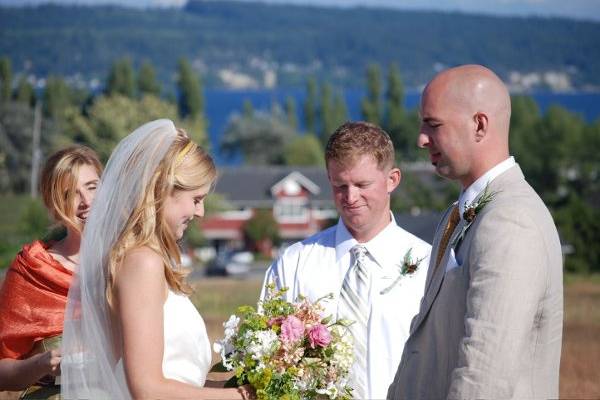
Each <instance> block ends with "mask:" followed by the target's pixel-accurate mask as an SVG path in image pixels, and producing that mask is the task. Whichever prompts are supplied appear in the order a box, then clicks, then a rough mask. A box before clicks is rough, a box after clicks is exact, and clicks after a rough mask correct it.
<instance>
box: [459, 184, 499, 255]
mask: <svg viewBox="0 0 600 400" xmlns="http://www.w3.org/2000/svg"><path fill="white" fill-rule="evenodd" d="M496 193H497V192H490V191H489V183H488V184H487V185H485V189H483V194H482V195H481V196H480V197H479V199H477V200H476V201H473V202H472V203H471V204H469V205H467V204H466V203H465V211H464V212H463V215H462V218H463V219H464V220H465V222H466V224H465V226H463V228H462V230H461V232H460V234H459V235H458V236H456V238H454V241H453V242H452V248H454V249H456V246H457V245H458V244H459V243H460V241H461V240H462V239H463V238H464V237H465V234H466V233H467V230H468V229H469V228H470V227H471V225H472V224H473V222H474V221H475V218H476V217H477V215H478V214H479V213H480V212H481V210H483V208H484V207H485V206H486V204H487V203H489V202H490V201H492V199H493V198H494V196H495V195H496Z"/></svg>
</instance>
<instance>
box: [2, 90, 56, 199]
mask: <svg viewBox="0 0 600 400" xmlns="http://www.w3.org/2000/svg"><path fill="white" fill-rule="evenodd" d="M33 114H34V110H33V109H32V108H31V107H30V106H29V104H23V103H19V102H15V101H9V102H7V103H5V104H3V105H2V106H0V191H2V192H3V193H10V192H12V193H24V192H28V191H29V189H30V188H29V185H30V179H31V157H32V151H31V146H32V135H33ZM55 137H56V127H55V125H54V124H53V123H52V121H50V120H48V119H43V120H42V134H41V137H40V147H41V150H42V155H44V156H47V155H48V154H49V153H50V152H51V151H52V150H54V148H53V144H54V140H55Z"/></svg>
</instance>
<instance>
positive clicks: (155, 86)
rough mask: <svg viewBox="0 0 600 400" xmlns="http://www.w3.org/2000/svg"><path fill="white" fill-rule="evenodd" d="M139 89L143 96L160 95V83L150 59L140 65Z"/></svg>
mask: <svg viewBox="0 0 600 400" xmlns="http://www.w3.org/2000/svg"><path fill="white" fill-rule="evenodd" d="M138 90H139V92H140V94H141V95H142V96H143V95H145V94H152V95H155V96H160V84H159V83H158V81H157V80H156V73H155V72H154V67H153V66H152V64H151V63H150V62H148V61H144V62H143V63H142V66H141V67H140V71H139V73H138Z"/></svg>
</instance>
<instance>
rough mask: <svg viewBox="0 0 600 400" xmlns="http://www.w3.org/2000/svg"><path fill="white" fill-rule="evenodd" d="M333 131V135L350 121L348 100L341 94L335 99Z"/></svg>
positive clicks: (337, 94)
mask: <svg viewBox="0 0 600 400" xmlns="http://www.w3.org/2000/svg"><path fill="white" fill-rule="evenodd" d="M333 115H334V117H333V121H334V123H333V130H332V131H331V132H329V134H330V135H331V134H332V133H333V132H334V131H335V130H336V129H337V128H338V127H339V126H340V125H342V124H343V123H344V122H346V121H347V120H348V107H346V100H344V96H343V95H342V94H341V93H339V92H338V93H336V95H335V97H334V98H333Z"/></svg>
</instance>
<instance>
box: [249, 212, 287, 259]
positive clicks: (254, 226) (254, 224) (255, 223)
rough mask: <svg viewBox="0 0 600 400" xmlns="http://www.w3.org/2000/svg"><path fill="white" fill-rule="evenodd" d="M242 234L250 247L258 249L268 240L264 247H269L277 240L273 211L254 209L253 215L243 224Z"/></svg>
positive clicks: (277, 227) (276, 225) (276, 226)
mask: <svg viewBox="0 0 600 400" xmlns="http://www.w3.org/2000/svg"><path fill="white" fill-rule="evenodd" d="M244 236H245V237H246V239H248V240H249V241H250V242H251V243H250V245H251V247H253V248H254V249H255V250H258V249H260V248H262V247H264V244H263V245H261V244H262V243H264V242H268V245H267V246H265V247H270V245H271V244H272V243H277V242H279V226H278V224H277V221H276V220H275V217H274V216H273V211H271V210H270V209H259V210H256V212H255V213H254V216H252V218H250V219H249V220H248V221H247V222H246V224H245V225H244Z"/></svg>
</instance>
